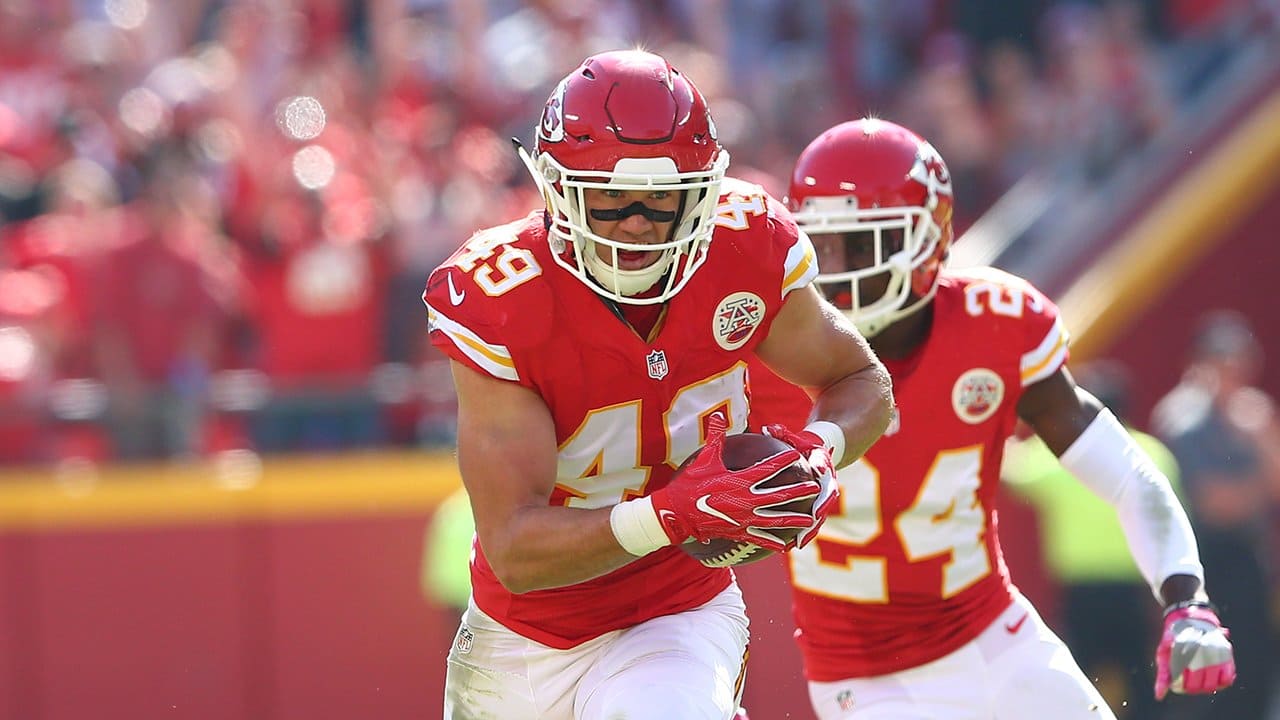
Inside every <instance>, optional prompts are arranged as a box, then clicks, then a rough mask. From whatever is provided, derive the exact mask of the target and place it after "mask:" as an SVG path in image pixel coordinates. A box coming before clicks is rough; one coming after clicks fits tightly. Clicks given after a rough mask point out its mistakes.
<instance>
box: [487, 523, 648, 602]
mask: <svg viewBox="0 0 1280 720" xmlns="http://www.w3.org/2000/svg"><path fill="white" fill-rule="evenodd" d="M609 513H610V510H609V508H603V509H597V510H583V509H579V508H566V507H528V508H523V509H521V510H519V511H518V512H516V513H514V514H513V515H511V517H510V518H509V519H508V521H507V522H505V523H502V526H501V527H499V528H496V529H493V530H492V531H488V532H485V531H487V530H489V529H488V528H485V529H484V530H482V531H481V533H480V545H481V547H482V548H484V552H485V557H486V559H488V561H489V565H490V567H492V568H493V572H494V574H495V575H497V576H498V580H499V581H500V582H501V583H502V584H503V586H504V587H506V588H507V589H508V590H510V591H511V592H513V593H526V592H530V591H532V590H543V589H547V588H555V587H563V586H565V585H573V584H575V583H580V582H585V581H587V580H591V579H593V578H597V577H599V576H601V575H604V574H605V573H608V572H610V571H612V570H616V569H618V568H620V567H622V566H623V565H626V564H627V563H629V562H631V561H632V560H635V559H636V556H635V555H632V554H630V553H628V552H627V551H626V550H624V549H622V547H621V546H620V545H619V544H618V540H617V539H616V537H615V536H614V533H613V530H612V528H611V526H610V523H609Z"/></svg>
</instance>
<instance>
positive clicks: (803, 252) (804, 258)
mask: <svg viewBox="0 0 1280 720" xmlns="http://www.w3.org/2000/svg"><path fill="white" fill-rule="evenodd" d="M786 273H787V274H786V276H784V277H783V279H782V297H786V296H787V293H789V292H791V291H792V290H798V289H800V288H802V287H804V286H805V285H808V284H809V283H811V282H813V279H814V278H815V277H817V276H818V262H817V258H816V256H815V254H814V252H813V243H812V242H810V241H809V236H808V235H806V234H805V233H804V231H803V230H801V231H800V236H799V237H798V238H796V244H795V245H792V246H791V249H789V250H787V260H786Z"/></svg>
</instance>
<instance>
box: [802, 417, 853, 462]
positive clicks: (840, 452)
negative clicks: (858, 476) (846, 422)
mask: <svg viewBox="0 0 1280 720" xmlns="http://www.w3.org/2000/svg"><path fill="white" fill-rule="evenodd" d="M804 429H805V430H808V431H809V432H811V433H813V434H814V435H817V436H818V437H820V438H822V444H824V445H826V446H827V447H828V448H830V449H831V465H832V467H839V466H840V458H842V457H844V430H841V429H840V426H839V425H837V424H835V423H833V422H829V421H827V420H814V421H813V422H811V423H809V424H808V425H805V426H804Z"/></svg>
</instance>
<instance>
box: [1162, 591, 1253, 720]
mask: <svg viewBox="0 0 1280 720" xmlns="http://www.w3.org/2000/svg"><path fill="white" fill-rule="evenodd" d="M1229 634H1230V633H1229V632H1228V631H1227V629H1226V628H1224V627H1222V622H1221V621H1220V620H1218V614H1217V613H1215V612H1214V611H1213V606H1212V605H1210V604H1208V603H1205V602H1200V601H1197V600H1192V601H1188V602H1181V603H1175V604H1173V605H1170V606H1169V608H1168V609H1167V610H1165V613H1164V632H1162V633H1161V634H1160V645H1159V646H1158V647H1157V648H1156V699H1157V700H1163V699H1164V696H1165V694H1167V693H1168V692H1169V691H1170V690H1172V691H1174V692H1176V693H1188V694H1202V693H1212V692H1217V691H1219V690H1221V689H1223V688H1225V687H1227V686H1229V685H1231V683H1233V682H1235V680H1236V661H1235V657H1234V655H1233V653H1232V650H1231V641H1230V640H1228V639H1227V637H1228V635H1229Z"/></svg>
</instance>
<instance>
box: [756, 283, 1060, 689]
mask: <svg viewBox="0 0 1280 720" xmlns="http://www.w3.org/2000/svg"><path fill="white" fill-rule="evenodd" d="M933 312H934V313H935V315H934V320H933V326H932V329H931V330H930V335H929V337H928V339H927V340H926V342H925V343H924V344H923V345H922V346H921V347H919V348H917V350H916V351H915V352H914V353H913V355H912V356H911V357H908V358H906V359H904V360H901V361H891V360H889V361H885V366H886V367H887V368H888V370H889V374H890V375H891V376H892V378H893V386H894V388H893V390H894V397H895V399H896V401H897V405H898V413H899V414H898V417H897V419H895V421H894V423H893V424H892V425H891V426H890V428H889V430H888V431H887V432H886V434H885V435H884V436H883V437H881V438H880V439H879V440H878V441H877V442H876V444H875V445H874V446H872V448H871V449H870V450H869V451H868V452H867V453H866V455H865V456H864V457H863V458H861V459H859V460H858V461H857V462H856V463H854V464H852V465H850V466H848V467H846V468H844V469H842V470H841V471H840V473H839V479H840V484H841V490H842V494H841V506H840V508H839V510H838V511H837V512H835V513H833V514H832V515H831V516H830V517H829V518H828V519H827V522H826V524H825V525H824V526H823V528H822V531H821V533H820V534H819V536H818V538H817V539H816V541H815V542H813V543H811V544H810V545H808V546H807V547H805V548H804V549H802V550H797V551H794V552H792V553H790V554H789V555H788V557H789V561H790V568H791V578H792V587H793V594H794V603H793V607H794V611H795V617H796V625H797V628H798V631H797V638H798V640H799V643H800V648H801V651H802V653H803V655H804V657H805V672H806V675H807V676H808V677H809V679H810V680H816V681H834V680H840V679H844V678H850V677H867V676H874V675H882V674H886V673H890V672H896V671H898V670H902V669H906V668H910V667H915V666H918V665H921V664H923V663H926V662H929V661H931V660H935V659H937V658H939V657H942V656H944V655H946V654H948V653H950V652H951V651H953V650H955V649H957V648H959V647H960V646H962V645H964V644H965V643H967V642H969V641H970V640H972V639H973V638H974V637H976V636H977V634H978V633H979V632H981V631H982V630H983V629H984V628H986V627H987V626H988V625H990V623H991V622H993V621H994V620H995V618H996V617H997V616H998V615H999V614H1000V612H1001V611H1002V610H1004V609H1005V608H1006V607H1008V605H1009V602H1010V601H1011V599H1012V596H1011V583H1010V580H1009V573H1008V570H1007V569H1006V567H1005V565H1004V560H1003V558H1002V556H1001V552H1000V545H999V541H998V538H997V536H996V515H995V510H994V507H993V505H994V501H995V495H996V490H997V489H998V486H999V476H1000V460H1001V456H1002V454H1003V450H1004V443H1005V440H1006V439H1008V437H1009V436H1010V435H1011V434H1012V432H1013V429H1014V425H1015V423H1016V421H1017V412H1016V406H1017V403H1018V400H1019V398H1020V397H1021V395H1022V391H1023V389H1024V388H1026V387H1027V386H1029V385H1031V384H1033V383H1035V382H1038V381H1040V380H1043V379H1045V378H1047V377H1049V376H1050V375H1052V374H1053V373H1055V372H1057V370H1058V369H1059V368H1061V367H1062V365H1063V363H1065V362H1066V358H1067V335H1066V332H1065V331H1064V329H1063V327H1062V324H1061V322H1060V321H1059V319H1058V312H1057V308H1056V307H1054V306H1053V304H1052V303H1051V302H1050V301H1049V300H1048V299H1047V298H1045V297H1044V296H1043V295H1041V294H1040V293H1039V292H1038V291H1036V290H1035V289H1034V288H1032V287H1031V286H1030V285H1029V284H1028V283H1026V282H1025V281H1023V280H1021V279H1019V278H1016V277H1014V276H1012V275H1008V274H1006V273H1003V272H1000V271H996V270H991V269H984V270H979V271H969V272H966V273H960V272H956V271H948V272H946V274H944V277H943V279H942V281H941V284H940V286H939V288H938V293H937V296H936V297H935V299H934V301H933ZM753 372H754V368H753ZM769 390H770V392H772V393H775V394H776V393H777V392H778V390H777V389H776V388H769ZM758 411H760V408H759V407H758V403H757V407H755V408H753V412H758ZM765 420H766V421H770V419H768V418H765Z"/></svg>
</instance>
